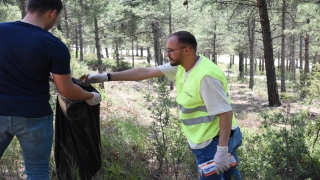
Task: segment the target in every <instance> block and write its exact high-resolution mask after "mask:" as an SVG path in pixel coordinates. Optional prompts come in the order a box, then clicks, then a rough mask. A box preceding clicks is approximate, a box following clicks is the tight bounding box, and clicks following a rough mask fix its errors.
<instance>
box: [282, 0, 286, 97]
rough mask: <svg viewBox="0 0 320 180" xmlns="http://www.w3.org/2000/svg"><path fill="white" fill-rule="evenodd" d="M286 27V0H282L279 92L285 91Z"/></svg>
mask: <svg viewBox="0 0 320 180" xmlns="http://www.w3.org/2000/svg"><path fill="white" fill-rule="evenodd" d="M285 29H286V2H285V0H282V25H281V34H282V37H281V92H286V66H285V52H286V46H285V43H286V42H285V39H286V35H285V34H284V30H285Z"/></svg>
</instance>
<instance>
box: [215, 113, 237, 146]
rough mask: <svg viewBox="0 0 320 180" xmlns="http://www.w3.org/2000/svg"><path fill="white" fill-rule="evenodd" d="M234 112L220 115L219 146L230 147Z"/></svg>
mask: <svg viewBox="0 0 320 180" xmlns="http://www.w3.org/2000/svg"><path fill="white" fill-rule="evenodd" d="M232 116H233V113H232V111H228V112H225V113H222V114H220V122H219V127H220V133H219V144H218V146H228V142H229V137H230V132H231V126H232Z"/></svg>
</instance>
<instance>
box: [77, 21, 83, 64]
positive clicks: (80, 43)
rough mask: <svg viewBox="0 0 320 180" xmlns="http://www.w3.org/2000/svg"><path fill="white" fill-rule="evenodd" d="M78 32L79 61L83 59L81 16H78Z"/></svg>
mask: <svg viewBox="0 0 320 180" xmlns="http://www.w3.org/2000/svg"><path fill="white" fill-rule="evenodd" d="M78 32H79V46H80V49H79V51H80V61H83V38H82V18H81V17H80V15H79V17H78Z"/></svg>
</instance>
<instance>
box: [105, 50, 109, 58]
mask: <svg viewBox="0 0 320 180" xmlns="http://www.w3.org/2000/svg"><path fill="white" fill-rule="evenodd" d="M105 50H106V58H109V51H108V48H105Z"/></svg>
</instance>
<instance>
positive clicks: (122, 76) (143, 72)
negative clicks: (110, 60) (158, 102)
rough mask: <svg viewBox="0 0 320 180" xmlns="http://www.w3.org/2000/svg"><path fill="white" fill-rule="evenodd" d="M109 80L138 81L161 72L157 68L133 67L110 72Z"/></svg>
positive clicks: (156, 75) (158, 74)
mask: <svg viewBox="0 0 320 180" xmlns="http://www.w3.org/2000/svg"><path fill="white" fill-rule="evenodd" d="M110 74H111V81H139V80H143V79H149V78H153V77H159V76H163V74H162V72H161V71H160V70H159V69H158V68H157V67H153V68H144V67H143V68H135V69H129V70H126V71H120V72H112V73H110Z"/></svg>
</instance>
